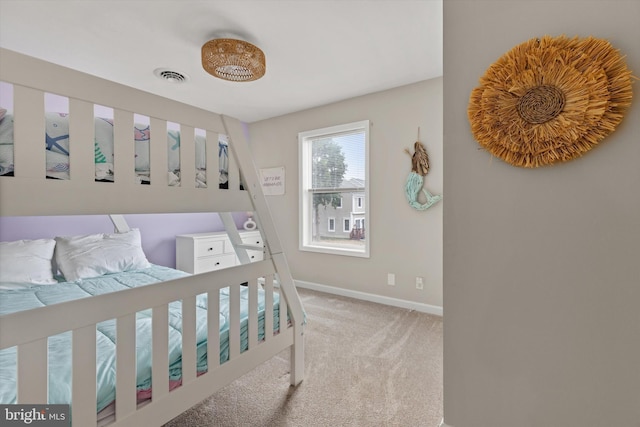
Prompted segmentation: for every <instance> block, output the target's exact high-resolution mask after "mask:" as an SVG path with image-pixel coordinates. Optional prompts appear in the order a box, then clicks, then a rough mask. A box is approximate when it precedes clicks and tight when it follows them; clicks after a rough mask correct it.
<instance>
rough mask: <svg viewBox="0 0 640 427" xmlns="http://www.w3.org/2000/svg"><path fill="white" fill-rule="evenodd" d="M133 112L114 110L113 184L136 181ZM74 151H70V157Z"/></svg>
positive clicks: (125, 184)
mask: <svg viewBox="0 0 640 427" xmlns="http://www.w3.org/2000/svg"><path fill="white" fill-rule="evenodd" d="M133 137H134V135H133V113H131V112H129V111H123V110H118V109H114V111H113V157H114V159H113V180H114V183H113V184H106V185H118V186H123V185H124V186H130V185H133V184H134V183H135V155H136V152H135V142H134V139H133ZM73 156H74V153H73V152H70V153H69V157H73Z"/></svg>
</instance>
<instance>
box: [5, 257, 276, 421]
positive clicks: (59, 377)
mask: <svg viewBox="0 0 640 427" xmlns="http://www.w3.org/2000/svg"><path fill="white" fill-rule="evenodd" d="M186 275H187V273H184V272H181V271H178V270H174V269H171V268H166V267H161V266H152V267H151V268H148V269H143V270H134V271H128V272H125V273H117V274H109V275H105V276H101V277H97V278H93V279H84V280H81V281H78V282H61V283H59V284H56V285H39V286H33V287H23V286H12V285H11V284H4V286H1V287H0V315H4V314H9V313H14V312H17V311H22V310H28V309H31V308H36V307H42V306H45V305H51V304H56V303H60V302H63V301H69V300H74V299H79V298H86V297H90V296H92V295H99V294H104V293H109V292H114V291H119V290H124V289H127V288H133V287H137V286H146V285H150V284H153V283H158V282H162V281H166V280H171V279H176V278H180V277H184V276H186ZM8 289H10V290H8ZM278 301H279V298H278V294H274V308H273V311H274V322H273V323H274V330H276V329H277V327H278V325H279V316H278V314H279V312H278ZM206 310H207V296H206V294H203V295H199V296H198V297H197V299H196V316H197V318H196V319H197V320H196V340H197V357H198V360H197V370H198V372H199V373H200V372H204V371H206V370H207V353H206V351H207V321H206ZM247 311H248V292H247V287H245V286H242V287H241V305H240V312H241V313H240V316H241V322H242V323H241V351H245V350H246V349H247V346H248V332H247V323H248V321H247V319H248V312H247ZM258 311H259V317H258V338H259V339H260V340H262V339H263V338H264V292H263V291H262V290H261V289H259V290H258ZM219 319H220V363H224V362H225V361H227V360H228V358H229V344H228V341H229V295H228V288H224V289H221V290H220V313H219ZM115 328H116V324H115V320H109V321H105V322H101V323H99V324H98V325H97V334H96V341H97V353H96V355H97V395H98V399H97V410H98V411H100V410H102V409H103V408H105V407H106V406H107V405H109V404H110V403H111V402H113V401H114V399H115V362H116V361H115V344H114V343H115V336H116V329H115ZM136 328H137V331H136V357H137V369H136V372H137V387H138V394H139V396H140V394H141V393H142V394H144V393H145V392H146V393H148V391H149V389H150V388H151V354H152V347H151V310H145V311H142V312H138V313H137V316H136ZM181 330H182V313H181V303H180V302H179V301H177V302H173V303H171V304H169V373H168V374H169V379H170V381H171V382H172V383H175V382H176V381H179V380H180V378H181V375H182V362H181V356H182V351H181V345H182V334H181ZM48 348H49V352H48V359H49V368H48V369H49V402H48V403H69V402H70V401H71V363H72V361H71V332H66V333H63V334H59V335H56V336H53V337H50V338H49V343H48ZM15 402H16V349H15V347H14V348H8V349H5V350H2V351H0V403H1V404H11V403H15Z"/></svg>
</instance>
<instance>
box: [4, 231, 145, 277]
mask: <svg viewBox="0 0 640 427" xmlns="http://www.w3.org/2000/svg"><path fill="white" fill-rule="evenodd" d="M150 266H151V264H150V263H149V261H148V260H147V257H146V256H145V254H144V252H143V250H142V241H141V238H140V230H138V229H132V230H130V231H128V232H126V233H113V234H105V233H99V234H89V235H83V236H70V237H56V238H55V239H39V240H19V241H16V242H0V267H1V268H0V282H12V283H28V284H36V285H50V284H54V283H57V281H56V279H55V278H54V275H55V274H56V273H57V270H59V271H60V272H61V273H62V275H63V276H64V279H65V280H66V281H69V282H73V281H77V280H81V279H86V278H90V277H98V276H102V275H105V274H110V273H119V272H122V271H129V270H137V269H142V268H149V267H150Z"/></svg>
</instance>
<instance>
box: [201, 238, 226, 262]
mask: <svg viewBox="0 0 640 427" xmlns="http://www.w3.org/2000/svg"><path fill="white" fill-rule="evenodd" d="M223 253H224V241H223V240H220V239H198V241H197V243H196V253H195V256H196V258H198V257H202V256H210V255H222V254H223Z"/></svg>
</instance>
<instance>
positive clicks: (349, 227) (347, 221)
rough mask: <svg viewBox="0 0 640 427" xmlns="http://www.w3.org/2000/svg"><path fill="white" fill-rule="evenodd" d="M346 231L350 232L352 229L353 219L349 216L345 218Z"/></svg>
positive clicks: (344, 228) (344, 230) (343, 229)
mask: <svg viewBox="0 0 640 427" xmlns="http://www.w3.org/2000/svg"><path fill="white" fill-rule="evenodd" d="M342 231H343V232H344V233H348V232H350V231H351V220H350V219H349V218H345V219H344V226H343V228H342Z"/></svg>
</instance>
